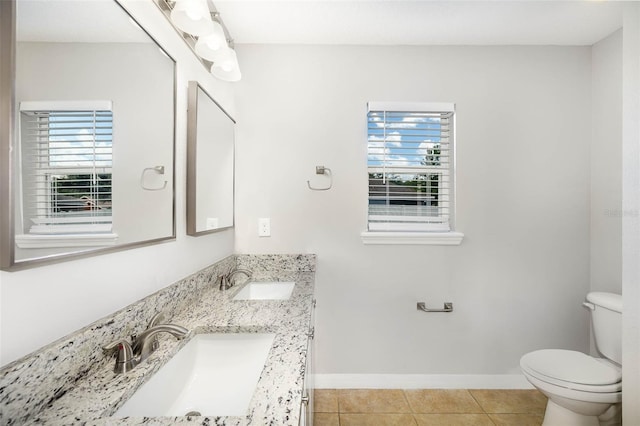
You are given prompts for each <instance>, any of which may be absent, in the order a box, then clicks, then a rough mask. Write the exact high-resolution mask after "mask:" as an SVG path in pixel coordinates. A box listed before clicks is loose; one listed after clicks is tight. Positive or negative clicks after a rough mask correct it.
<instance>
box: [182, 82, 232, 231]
mask: <svg viewBox="0 0 640 426" xmlns="http://www.w3.org/2000/svg"><path fill="white" fill-rule="evenodd" d="M188 108H189V110H188V114H187V117H188V118H187V120H188V121H187V234H188V235H202V234H208V233H211V232H216V231H221V230H223V229H228V228H231V227H233V208H234V206H233V204H234V197H233V191H234V146H235V139H234V132H235V121H234V120H233V118H231V116H230V115H229V114H228V113H227V112H226V111H225V110H224V109H223V108H222V107H221V106H220V105H219V104H218V103H217V102H216V101H215V100H214V99H213V97H212V96H211V95H210V94H209V93H207V92H206V91H205V90H204V89H203V88H202V87H201V86H200V85H199V84H198V83H197V82H195V81H190V82H189V107H188Z"/></svg>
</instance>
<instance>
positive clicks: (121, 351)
mask: <svg viewBox="0 0 640 426" xmlns="http://www.w3.org/2000/svg"><path fill="white" fill-rule="evenodd" d="M102 350H103V351H104V353H105V354H107V355H110V354H112V353H114V352H115V353H116V365H115V367H114V369H113V372H114V373H116V374H120V373H126V372H127V371H129V370H131V369H132V368H133V367H135V366H136V359H135V358H134V356H133V349H132V348H131V344H130V343H129V342H127V341H126V340H124V339H120V340H116V341H115V342H111V343H109V344H108V345H105V346H103V347H102Z"/></svg>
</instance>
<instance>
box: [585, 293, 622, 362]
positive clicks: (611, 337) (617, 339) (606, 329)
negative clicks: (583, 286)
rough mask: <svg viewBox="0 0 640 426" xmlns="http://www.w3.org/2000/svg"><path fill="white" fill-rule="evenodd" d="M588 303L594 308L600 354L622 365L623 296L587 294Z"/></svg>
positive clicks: (595, 333)
mask: <svg viewBox="0 0 640 426" xmlns="http://www.w3.org/2000/svg"><path fill="white" fill-rule="evenodd" d="M587 302H589V303H591V304H592V305H593V306H594V307H593V309H592V311H591V323H592V325H593V336H594V338H595V343H596V348H598V352H600V353H601V354H602V355H603V356H605V357H606V358H608V359H610V360H612V361H614V362H616V363H618V364H620V365H622V296H621V295H619V294H614V293H602V292H593V293H589V294H587ZM589 307H591V306H589Z"/></svg>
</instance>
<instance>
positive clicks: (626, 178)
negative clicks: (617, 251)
mask: <svg viewBox="0 0 640 426" xmlns="http://www.w3.org/2000/svg"><path fill="white" fill-rule="evenodd" d="M622 88H623V94H624V96H623V125H622V128H623V131H622V177H623V179H622V209H623V220H622V253H623V256H622V295H623V313H622V375H623V378H624V380H623V382H622V407H623V413H622V415H623V419H622V420H623V423H624V424H625V425H635V424H640V405H639V404H638V401H640V363H638V360H639V359H640V7H639V5H638V3H637V2H633V3H627V4H625V11H624V27H623V74H622Z"/></svg>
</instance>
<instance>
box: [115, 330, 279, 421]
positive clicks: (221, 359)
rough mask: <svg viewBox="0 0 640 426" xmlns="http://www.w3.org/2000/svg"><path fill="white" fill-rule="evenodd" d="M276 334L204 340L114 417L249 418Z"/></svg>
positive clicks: (184, 352) (191, 344) (196, 340)
mask: <svg viewBox="0 0 640 426" xmlns="http://www.w3.org/2000/svg"><path fill="white" fill-rule="evenodd" d="M274 338H275V334H260V333H219V334H199V335H197V336H195V337H193V339H191V340H190V341H189V343H187V344H186V345H185V346H184V347H183V348H182V349H181V350H180V351H179V352H178V353H177V354H176V355H175V356H174V357H173V358H171V359H170V360H169V362H167V363H166V364H165V365H164V366H163V367H162V368H161V369H160V370H158V372H157V373H156V374H154V375H153V377H151V379H149V381H148V382H147V383H145V384H144V385H142V386H141V387H140V389H138V390H137V391H136V393H134V394H133V396H132V397H131V398H130V399H129V400H128V401H127V402H125V404H124V405H123V406H122V407H120V409H119V410H118V411H116V413H115V414H114V417H127V416H136V417H138V416H147V417H158V416H184V415H186V414H187V413H189V412H193V411H196V412H198V413H200V414H201V415H203V416H205V415H210V416H246V415H247V413H248V408H249V403H250V401H251V398H252V397H253V393H254V391H255V388H256V385H257V383H258V379H259V378H260V374H261V373H262V370H263V368H264V364H265V361H266V359H267V356H268V354H269V350H270V349H271V346H272V345H273V339H274Z"/></svg>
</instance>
